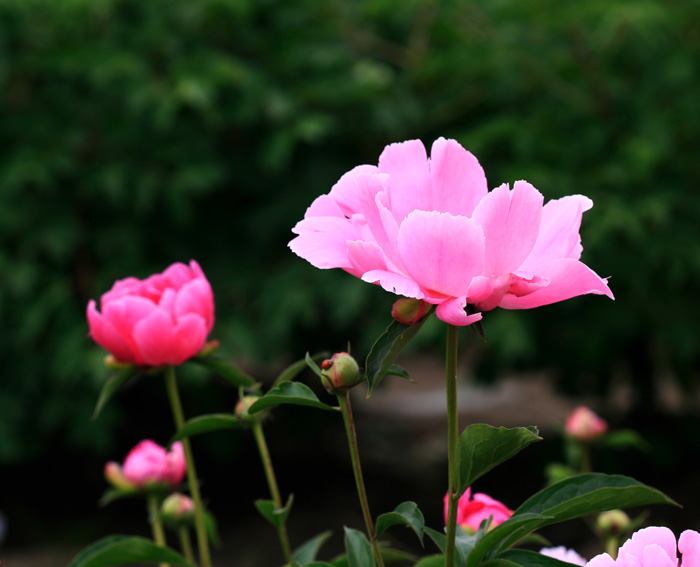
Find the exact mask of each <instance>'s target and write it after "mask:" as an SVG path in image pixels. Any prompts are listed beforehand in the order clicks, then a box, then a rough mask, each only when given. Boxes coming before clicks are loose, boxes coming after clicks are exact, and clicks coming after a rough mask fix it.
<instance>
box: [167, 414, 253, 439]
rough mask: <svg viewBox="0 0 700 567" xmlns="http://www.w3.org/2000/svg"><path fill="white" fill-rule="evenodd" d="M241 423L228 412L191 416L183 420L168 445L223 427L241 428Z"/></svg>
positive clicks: (219, 429)
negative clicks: (183, 422)
mask: <svg viewBox="0 0 700 567" xmlns="http://www.w3.org/2000/svg"><path fill="white" fill-rule="evenodd" d="M243 427H244V426H243V424H242V423H241V422H240V421H239V420H238V419H237V418H236V416H235V415H233V414H230V413H210V414H207V415H200V416H198V417H193V418H192V419H189V420H187V421H186V422H185V424H184V425H183V426H182V428H181V429H180V430H179V431H178V432H177V433H176V434H175V435H173V436H172V437H171V438H170V442H169V443H168V444H169V445H172V444H173V443H175V441H180V440H182V439H184V438H185V437H192V436H193V435H199V434H201V433H209V432H211V431H221V430H223V429H241V428H243Z"/></svg>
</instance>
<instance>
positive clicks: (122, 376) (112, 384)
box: [90, 366, 139, 421]
mask: <svg viewBox="0 0 700 567" xmlns="http://www.w3.org/2000/svg"><path fill="white" fill-rule="evenodd" d="M138 372H139V369H138V367H136V366H130V367H129V368H124V369H123V370H120V371H119V372H117V373H116V374H115V375H114V376H112V377H111V378H110V379H109V380H107V382H105V385H104V386H102V390H100V395H99V397H98V398H97V403H96V404H95V411H93V412H92V417H91V418H90V419H91V420H92V421H95V420H96V419H97V417H98V416H99V415H100V412H101V411H102V408H104V407H105V405H107V402H108V401H109V400H110V399H111V398H112V396H113V395H114V394H115V393H116V392H117V390H119V388H121V387H122V386H123V385H124V383H125V382H127V381H128V380H129V378H131V377H132V376H135V375H136V374H138Z"/></svg>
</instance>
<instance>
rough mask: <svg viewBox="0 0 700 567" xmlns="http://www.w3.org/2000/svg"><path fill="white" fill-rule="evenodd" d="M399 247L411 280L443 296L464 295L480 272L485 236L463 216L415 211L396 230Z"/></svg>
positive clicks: (474, 224)
mask: <svg viewBox="0 0 700 567" xmlns="http://www.w3.org/2000/svg"><path fill="white" fill-rule="evenodd" d="M398 246H399V253H400V254H401V260H402V261H403V265H404V266H405V268H406V272H407V273H408V275H409V276H410V277H411V279H413V280H414V281H415V282H416V283H417V284H418V285H420V286H421V287H422V288H424V289H426V290H430V291H434V292H437V293H439V294H442V295H444V296H448V297H463V296H466V294H467V290H468V288H469V284H470V282H471V280H472V278H473V277H475V276H477V275H480V274H481V272H482V270H483V258H484V233H483V232H482V230H481V227H479V226H478V225H477V224H476V223H474V222H473V221H472V220H471V219H468V218H466V217H455V216H452V215H451V214H449V213H437V212H425V211H414V212H412V213H411V214H410V215H408V217H406V219H405V220H404V221H403V223H402V224H401V226H400V228H399V234H398Z"/></svg>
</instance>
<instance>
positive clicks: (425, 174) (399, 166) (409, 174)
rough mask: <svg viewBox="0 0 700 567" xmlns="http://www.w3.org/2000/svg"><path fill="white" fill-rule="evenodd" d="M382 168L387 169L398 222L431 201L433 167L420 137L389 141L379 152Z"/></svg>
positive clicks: (391, 207) (384, 171) (391, 205)
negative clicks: (429, 165) (395, 141)
mask: <svg viewBox="0 0 700 567" xmlns="http://www.w3.org/2000/svg"><path fill="white" fill-rule="evenodd" d="M379 171H380V172H381V173H388V174H389V179H388V181H387V191H388V193H389V198H390V207H389V208H390V210H391V212H392V213H393V215H394V218H395V219H396V222H397V223H399V224H400V223H401V221H402V220H403V219H404V218H406V216H407V215H408V214H409V213H410V212H411V211H414V210H416V209H418V210H421V209H423V207H424V206H426V203H427V202H428V201H429V190H430V170H429V168H428V155H427V154H426V152H425V146H424V145H423V142H421V141H420V140H408V141H406V142H400V143H397V144H390V145H388V146H387V147H386V148H384V151H383V152H382V155H381V156H379Z"/></svg>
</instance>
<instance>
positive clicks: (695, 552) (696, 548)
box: [678, 530, 700, 567]
mask: <svg viewBox="0 0 700 567" xmlns="http://www.w3.org/2000/svg"><path fill="white" fill-rule="evenodd" d="M678 551H680V552H681V554H682V556H683V561H682V562H681V567H698V565H700V533H698V532H696V531H695V530H685V531H684V532H683V533H682V534H681V537H680V538H678Z"/></svg>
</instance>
